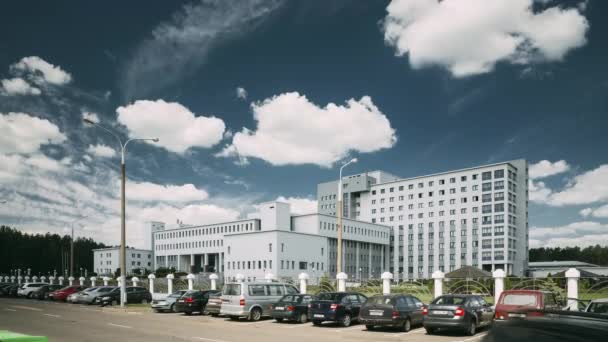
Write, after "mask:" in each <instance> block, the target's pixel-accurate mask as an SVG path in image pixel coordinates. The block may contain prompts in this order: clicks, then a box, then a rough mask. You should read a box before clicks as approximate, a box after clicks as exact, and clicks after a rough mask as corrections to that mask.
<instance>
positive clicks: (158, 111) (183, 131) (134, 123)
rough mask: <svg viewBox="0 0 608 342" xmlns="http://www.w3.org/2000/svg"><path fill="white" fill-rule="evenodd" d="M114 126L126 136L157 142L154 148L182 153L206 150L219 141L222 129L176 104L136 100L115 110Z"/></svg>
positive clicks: (221, 123)
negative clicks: (122, 127) (121, 128)
mask: <svg viewBox="0 0 608 342" xmlns="http://www.w3.org/2000/svg"><path fill="white" fill-rule="evenodd" d="M116 112H117V113H118V122H120V123H121V124H123V125H125V126H126V127H127V128H128V129H129V136H131V137H137V138H159V139H160V141H159V142H158V143H154V144H155V145H158V146H161V147H164V148H165V149H167V150H168V151H171V152H175V153H184V152H186V150H187V149H188V148H190V147H204V148H209V147H211V146H213V145H215V144H217V143H219V142H220V141H221V140H222V136H223V134H224V130H225V128H226V126H225V125H224V121H222V120H221V119H219V118H216V117H213V116H212V117H205V116H195V115H194V114H193V113H192V112H191V111H190V110H188V108H186V107H184V106H182V105H181V104H179V103H176V102H165V101H163V100H157V101H148V100H140V101H136V102H135V103H133V104H131V105H128V106H126V107H118V109H117V110H116Z"/></svg>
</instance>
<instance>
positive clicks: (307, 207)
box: [277, 196, 318, 215]
mask: <svg viewBox="0 0 608 342" xmlns="http://www.w3.org/2000/svg"><path fill="white" fill-rule="evenodd" d="M277 201H278V202H287V203H289V204H290V205H291V213H292V214H296V215H305V214H314V213H316V212H317V211H318V210H317V201H316V200H311V199H309V198H301V197H287V198H286V197H284V196H279V197H277Z"/></svg>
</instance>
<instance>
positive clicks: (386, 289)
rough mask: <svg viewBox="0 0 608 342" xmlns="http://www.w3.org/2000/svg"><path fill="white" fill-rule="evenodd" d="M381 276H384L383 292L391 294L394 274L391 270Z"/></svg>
mask: <svg viewBox="0 0 608 342" xmlns="http://www.w3.org/2000/svg"><path fill="white" fill-rule="evenodd" d="M380 278H382V294H385V295H389V294H391V279H393V274H392V273H391V272H384V273H382V276H380Z"/></svg>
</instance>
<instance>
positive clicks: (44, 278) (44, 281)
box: [7, 276, 46, 283]
mask: <svg viewBox="0 0 608 342" xmlns="http://www.w3.org/2000/svg"><path fill="white" fill-rule="evenodd" d="M7 278H8V277H7ZM40 282H42V283H46V277H45V276H42V277H40Z"/></svg>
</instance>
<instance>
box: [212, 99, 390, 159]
mask: <svg viewBox="0 0 608 342" xmlns="http://www.w3.org/2000/svg"><path fill="white" fill-rule="evenodd" d="M252 110H253V114H254V118H255V120H256V121H257V129H256V131H250V130H249V129H247V128H244V129H243V130H242V131H241V132H238V133H235V134H234V137H233V139H232V144H231V145H229V146H227V147H226V148H225V149H224V150H223V151H222V152H220V153H218V154H217V156H220V157H225V156H234V155H238V156H240V157H245V158H246V157H255V158H260V159H263V160H265V161H267V162H269V163H271V164H273V165H288V164H317V165H320V166H324V167H329V166H331V165H332V164H333V163H334V162H336V161H338V160H340V159H342V158H344V157H345V156H347V155H348V153H349V152H351V151H357V152H360V153H368V152H374V151H378V150H381V149H385V148H390V147H392V146H393V145H394V144H395V142H396V141H397V137H396V136H395V130H394V129H393V128H392V127H391V124H390V122H389V120H388V118H387V117H386V116H385V115H384V114H383V113H382V112H381V111H380V110H379V109H378V107H376V106H375V105H374V103H373V102H372V99H371V98H370V97H369V96H364V97H362V98H361V99H360V100H358V101H357V100H354V99H350V100H348V101H347V102H346V105H336V104H333V103H329V104H328V105H327V106H325V107H323V108H322V107H319V106H317V105H315V104H314V103H312V102H310V101H309V100H308V99H307V98H306V96H304V95H300V94H299V93H297V92H293V93H284V94H281V95H277V96H274V97H272V98H270V99H266V100H265V101H263V102H258V103H254V104H252Z"/></svg>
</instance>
